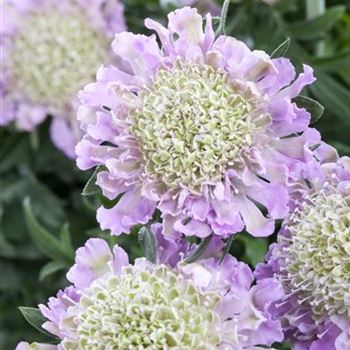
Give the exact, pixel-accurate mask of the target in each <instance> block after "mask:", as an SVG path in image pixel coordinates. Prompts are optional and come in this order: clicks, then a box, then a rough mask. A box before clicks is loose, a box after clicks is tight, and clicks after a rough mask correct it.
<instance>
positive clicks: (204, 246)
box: [183, 235, 213, 264]
mask: <svg viewBox="0 0 350 350" xmlns="http://www.w3.org/2000/svg"><path fill="white" fill-rule="evenodd" d="M212 238H213V235H210V236H208V237H205V238H204V239H203V240H202V242H200V243H199V244H198V247H197V249H196V250H195V251H194V252H193V253H192V254H191V255H190V256H188V257H187V258H186V259H185V260H184V261H183V262H184V264H191V263H193V262H195V261H197V260H198V259H199V258H200V257H201V256H202V255H203V254H204V253H205V251H206V250H207V247H208V245H209V242H210V241H211V239H212Z"/></svg>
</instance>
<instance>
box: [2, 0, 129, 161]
mask: <svg viewBox="0 0 350 350" xmlns="http://www.w3.org/2000/svg"><path fill="white" fill-rule="evenodd" d="M4 10H5V13H6V16H5V17H6V18H4V24H3V25H2V27H1V32H0V34H1V52H2V64H3V65H2V74H1V82H0V86H1V100H2V101H3V108H2V116H1V122H0V125H5V124H7V123H9V122H11V121H15V124H16V126H17V128H18V129H19V130H26V131H31V130H33V129H34V128H35V127H36V126H37V125H38V124H40V123H41V122H42V121H43V120H44V119H45V118H46V116H47V115H52V116H53V117H54V118H53V120H52V123H51V127H50V135H51V139H52V141H53V142H54V144H55V145H56V146H57V147H58V148H59V149H60V150H61V151H63V152H64V153H65V154H66V155H67V156H69V157H71V158H74V157H75V152H74V147H75V144H76V142H77V141H78V140H79V139H80V131H79V127H78V124H77V121H76V118H75V112H76V111H75V110H76V108H77V105H78V98H77V97H76V94H77V92H78V91H79V89H81V88H82V87H83V86H84V85H85V84H87V83H88V82H89V81H90V80H91V79H92V78H93V76H94V74H95V72H96V69H97V68H98V67H99V65H100V64H101V63H102V62H103V61H109V59H108V56H109V52H108V51H109V50H108V43H109V39H110V38H111V37H112V35H113V34H114V33H115V32H116V31H121V30H124V29H125V23H124V17H123V6H122V5H121V3H120V2H119V1H118V0H88V1H86V0H77V1H72V0H62V1H59V2H57V1H53V0H39V1H37V0H26V1H23V0H4Z"/></svg>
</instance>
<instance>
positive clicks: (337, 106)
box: [310, 73, 350, 127]
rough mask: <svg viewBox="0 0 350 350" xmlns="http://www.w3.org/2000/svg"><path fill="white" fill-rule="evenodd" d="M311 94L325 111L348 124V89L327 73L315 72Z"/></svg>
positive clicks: (349, 122) (349, 123)
mask: <svg viewBox="0 0 350 350" xmlns="http://www.w3.org/2000/svg"><path fill="white" fill-rule="evenodd" d="M310 90H311V92H312V93H313V95H314V96H315V97H316V98H317V99H318V100H319V101H320V102H321V103H322V104H323V105H324V106H325V108H326V111H329V112H330V113H332V114H334V115H336V116H337V117H338V118H339V119H340V120H342V121H343V123H344V124H346V125H347V126H348V127H349V126H350V91H349V90H347V89H346V88H345V87H343V86H342V85H341V84H340V83H338V82H337V81H336V80H335V79H334V78H332V77H331V76H329V75H327V74H321V73H319V74H317V81H316V82H315V83H314V84H312V85H311V86H310Z"/></svg>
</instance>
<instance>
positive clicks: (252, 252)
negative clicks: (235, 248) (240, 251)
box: [237, 234, 268, 266]
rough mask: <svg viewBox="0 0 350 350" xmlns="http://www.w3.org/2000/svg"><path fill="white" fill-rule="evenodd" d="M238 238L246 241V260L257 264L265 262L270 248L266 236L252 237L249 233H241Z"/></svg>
mask: <svg viewBox="0 0 350 350" xmlns="http://www.w3.org/2000/svg"><path fill="white" fill-rule="evenodd" d="M237 239H238V240H239V241H241V242H243V243H244V247H245V260H247V262H248V263H250V264H251V265H253V266H255V265H256V264H258V263H259V262H263V261H264V259H265V255H266V253H267V250H268V242H267V239H266V238H257V237H252V236H250V235H248V234H239V235H237Z"/></svg>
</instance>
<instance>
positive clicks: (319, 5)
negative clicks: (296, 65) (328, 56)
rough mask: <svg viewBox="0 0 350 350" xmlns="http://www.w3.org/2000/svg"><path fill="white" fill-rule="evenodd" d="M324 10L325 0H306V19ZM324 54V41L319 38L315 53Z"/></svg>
mask: <svg viewBox="0 0 350 350" xmlns="http://www.w3.org/2000/svg"><path fill="white" fill-rule="evenodd" d="M325 11H326V1H325V0H306V17H307V19H313V18H315V17H318V16H320V15H323V14H324V13H325ZM324 54H325V42H324V40H320V41H319V42H318V43H317V45H316V55H317V56H324Z"/></svg>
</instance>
